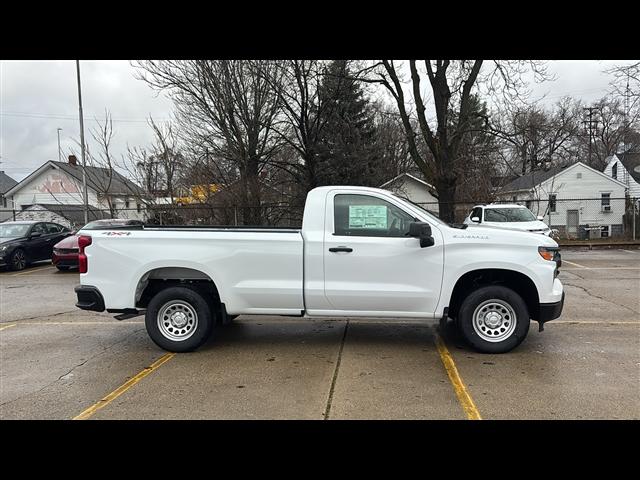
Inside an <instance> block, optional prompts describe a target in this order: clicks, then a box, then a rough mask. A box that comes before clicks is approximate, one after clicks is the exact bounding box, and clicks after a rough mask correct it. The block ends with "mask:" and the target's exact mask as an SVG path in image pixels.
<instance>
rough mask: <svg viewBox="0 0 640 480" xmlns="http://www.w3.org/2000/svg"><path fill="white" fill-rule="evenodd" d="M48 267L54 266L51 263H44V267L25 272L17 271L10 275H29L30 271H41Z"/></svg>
mask: <svg viewBox="0 0 640 480" xmlns="http://www.w3.org/2000/svg"><path fill="white" fill-rule="evenodd" d="M48 268H56V267H54V266H53V265H46V266H44V267H38V268H34V269H32V270H27V271H26V272H19V273H13V274H11V276H12V277H17V276H18V275H29V274H30V273H35V272H41V271H43V270H47V269H48Z"/></svg>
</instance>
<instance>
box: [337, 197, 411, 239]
mask: <svg viewBox="0 0 640 480" xmlns="http://www.w3.org/2000/svg"><path fill="white" fill-rule="evenodd" d="M414 221H415V219H414V218H413V216H411V215H409V214H408V213H406V212H404V211H403V210H401V209H400V208H398V207H396V206H395V205H392V204H391V203H389V202H387V201H385V200H382V199H380V198H376V197H371V196H369V195H336V196H335V197H334V200H333V222H334V230H333V231H334V235H344V236H360V237H406V236H407V235H408V233H409V224H410V223H411V222H414Z"/></svg>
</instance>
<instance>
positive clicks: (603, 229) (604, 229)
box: [600, 225, 609, 238]
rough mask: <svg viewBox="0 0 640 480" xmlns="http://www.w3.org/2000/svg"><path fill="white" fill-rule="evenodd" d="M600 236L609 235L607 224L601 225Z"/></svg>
mask: <svg viewBox="0 0 640 480" xmlns="http://www.w3.org/2000/svg"><path fill="white" fill-rule="evenodd" d="M600 236H601V237H602V238H606V237H608V236H609V225H603V226H602V227H600Z"/></svg>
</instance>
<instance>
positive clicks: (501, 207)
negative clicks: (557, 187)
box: [463, 203, 551, 237]
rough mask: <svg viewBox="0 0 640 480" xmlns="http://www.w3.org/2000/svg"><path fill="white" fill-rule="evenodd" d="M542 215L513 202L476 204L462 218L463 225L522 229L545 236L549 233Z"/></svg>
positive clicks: (549, 230)
mask: <svg viewBox="0 0 640 480" xmlns="http://www.w3.org/2000/svg"><path fill="white" fill-rule="evenodd" d="M542 219H543V217H542V216H537V217H536V216H535V215H534V214H533V213H532V212H531V210H529V209H528V208H527V207H525V206H523V205H517V204H515V203H490V204H488V205H476V206H475V207H473V209H472V210H471V213H469V215H468V216H467V218H465V219H464V222H463V223H464V224H465V225H480V224H481V225H482V226H485V227H486V226H489V227H500V228H507V229H511V230H523V231H526V232H531V233H541V234H543V235H546V236H547V237H548V236H549V235H550V233H551V229H550V228H549V226H548V225H547V224H546V223H544V222H543V221H542Z"/></svg>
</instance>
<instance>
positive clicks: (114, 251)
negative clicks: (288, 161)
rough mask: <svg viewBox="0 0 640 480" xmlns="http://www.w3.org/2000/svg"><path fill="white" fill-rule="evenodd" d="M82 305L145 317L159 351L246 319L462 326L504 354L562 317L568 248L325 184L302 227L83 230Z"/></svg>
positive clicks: (383, 195)
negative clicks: (452, 221) (534, 325)
mask: <svg viewBox="0 0 640 480" xmlns="http://www.w3.org/2000/svg"><path fill="white" fill-rule="evenodd" d="M79 235H80V237H79V247H80V254H79V267H80V282H81V285H79V286H77V287H76V289H75V291H76V293H77V297H78V302H77V303H76V306H77V307H79V308H82V309H85V310H94V311H98V312H101V311H104V310H105V309H106V310H107V311H108V312H110V313H117V314H119V315H118V316H116V318H118V319H123V318H130V317H132V316H135V315H140V314H142V313H143V312H144V314H145V324H146V328H147V331H148V333H149V335H150V337H151V338H152V339H153V341H154V342H155V343H156V344H158V345H159V346H160V347H162V348H164V349H166V350H170V351H174V352H183V351H189V350H193V349H195V348H197V347H198V346H200V345H202V344H203V343H204V342H205V341H206V340H207V339H208V338H209V337H210V336H211V335H212V333H213V329H214V326H215V324H216V323H227V322H229V321H231V320H232V319H233V318H234V317H235V316H237V315H243V314H247V315H286V316H297V317H308V318H316V317H386V318H389V319H397V318H424V319H439V320H441V321H442V320H446V319H447V317H449V318H452V319H454V320H455V321H456V324H457V326H458V328H459V329H460V331H461V332H462V335H463V336H464V338H465V339H466V340H467V341H468V342H469V343H470V344H471V345H472V346H473V347H474V348H476V349H477V350H479V351H481V352H491V353H500V352H507V351H509V350H511V349H513V348H514V347H516V346H517V345H519V344H520V343H521V342H522V341H523V340H524V338H525V337H526V335H527V332H528V331H529V324H530V319H533V320H537V321H538V322H539V326H540V330H542V326H543V324H544V322H546V321H549V320H553V319H555V318H557V317H559V316H560V313H561V312H562V306H563V302H564V292H563V287H562V283H561V282H560V280H559V279H558V278H557V276H558V268H559V267H560V263H561V260H560V253H559V249H558V244H557V243H556V242H555V241H554V240H553V239H551V238H548V237H546V236H543V235H537V234H533V233H528V232H519V231H509V230H504V229H498V228H491V227H488V228H484V227H480V226H479V227H477V228H473V229H471V228H466V225H448V224H446V223H444V222H442V221H441V220H439V219H438V218H436V217H435V216H433V215H432V214H430V213H429V212H427V211H425V210H423V209H422V208H420V207H419V206H417V205H414V204H412V203H411V202H409V201H407V200H405V199H402V198H400V197H398V196H396V195H394V194H393V193H391V192H388V191H386V190H380V189H376V188H365V187H348V186H340V187H319V188H315V189H313V190H311V191H310V192H309V193H308V195H307V201H306V205H305V210H304V218H303V222H302V229H291V228H285V229H282V228H255V227H244V228H243V227H202V226H164V227H158V226H129V227H111V228H109V227H106V228H105V227H97V228H96V229H91V230H87V229H83V230H81V231H80V232H79Z"/></svg>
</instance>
